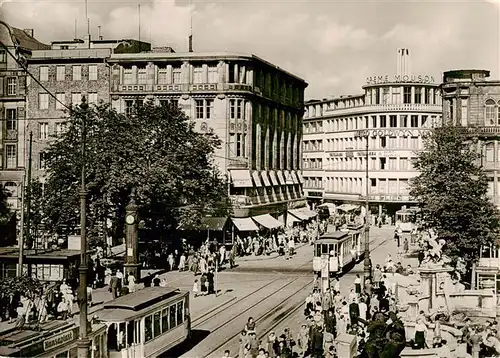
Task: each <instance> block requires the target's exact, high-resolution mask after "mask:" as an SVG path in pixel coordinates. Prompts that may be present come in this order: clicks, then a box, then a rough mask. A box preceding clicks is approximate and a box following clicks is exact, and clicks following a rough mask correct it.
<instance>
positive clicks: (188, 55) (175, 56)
mask: <svg viewBox="0 0 500 358" xmlns="http://www.w3.org/2000/svg"><path fill="white" fill-rule="evenodd" d="M224 59H225V60H247V61H258V62H261V63H262V64H264V65H266V66H268V67H271V68H273V69H275V70H277V71H281V72H283V73H285V74H287V75H289V76H290V77H293V78H294V79H296V80H297V81H299V82H302V83H303V84H304V85H305V87H307V83H306V81H305V80H304V79H302V78H300V77H298V76H296V75H294V74H292V73H290V72H288V71H286V70H284V69H282V68H281V67H279V66H276V65H274V64H272V63H271V62H268V61H266V60H264V59H262V58H260V57H258V56H256V55H253V54H248V53H238V52H175V53H170V52H147V53H144V52H141V53H120V54H116V53H114V54H113V55H111V57H110V58H109V61H108V62H110V63H119V62H122V61H123V62H127V61H131V62H134V61H136V62H143V61H154V60H174V61H175V60H178V61H183V60H195V61H196V60H200V61H206V60H214V61H216V60H224Z"/></svg>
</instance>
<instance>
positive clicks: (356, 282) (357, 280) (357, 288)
mask: <svg viewBox="0 0 500 358" xmlns="http://www.w3.org/2000/svg"><path fill="white" fill-rule="evenodd" d="M354 288H355V292H356V294H357V295H359V294H361V277H359V274H356V278H355V279H354Z"/></svg>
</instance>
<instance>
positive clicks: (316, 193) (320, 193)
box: [307, 191, 323, 198]
mask: <svg viewBox="0 0 500 358" xmlns="http://www.w3.org/2000/svg"><path fill="white" fill-rule="evenodd" d="M307 196H318V197H320V198H322V197H323V193H322V192H321V191H308V192H307Z"/></svg>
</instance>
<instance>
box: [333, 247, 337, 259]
mask: <svg viewBox="0 0 500 358" xmlns="http://www.w3.org/2000/svg"><path fill="white" fill-rule="evenodd" d="M333 252H335V256H337V244H333Z"/></svg>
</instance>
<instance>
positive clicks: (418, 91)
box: [303, 49, 442, 215]
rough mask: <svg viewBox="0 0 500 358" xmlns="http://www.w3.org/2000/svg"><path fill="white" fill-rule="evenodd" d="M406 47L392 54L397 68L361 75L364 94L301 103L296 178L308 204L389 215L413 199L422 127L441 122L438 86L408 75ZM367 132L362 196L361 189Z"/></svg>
mask: <svg viewBox="0 0 500 358" xmlns="http://www.w3.org/2000/svg"><path fill="white" fill-rule="evenodd" d="M408 56H409V55H408V50H406V49H401V50H399V51H398V72H397V73H396V74H395V75H393V76H391V75H384V76H373V77H369V78H367V83H366V85H364V86H363V87H362V88H363V90H364V93H363V94H359V95H349V96H339V97H333V98H327V99H323V100H311V101H308V102H306V105H305V114H304V129H303V131H304V139H303V176H304V191H305V195H306V198H307V200H308V201H311V202H314V203H321V202H331V203H335V204H354V205H361V204H364V202H365V198H366V195H368V200H369V203H370V212H371V213H372V214H379V215H380V214H382V213H386V214H389V215H393V214H394V213H395V212H396V211H397V210H399V209H401V207H402V206H404V205H412V204H414V203H415V202H414V201H413V200H412V198H410V196H409V190H410V189H409V180H410V179H411V178H412V177H414V176H416V175H417V174H418V173H417V172H416V171H415V169H414V168H413V166H412V162H413V161H414V159H415V158H416V156H417V152H418V151H419V150H422V149H423V144H424V143H423V137H424V136H425V134H426V132H428V131H429V130H430V129H431V128H433V127H434V126H436V125H439V124H440V122H441V112H442V106H441V95H440V90H439V85H438V84H435V83H434V82H435V81H434V78H433V77H432V76H429V75H413V74H409V65H408V64H409V58H408ZM366 130H368V170H369V183H368V188H369V189H368V190H369V191H368V193H367V190H366V141H367V137H366Z"/></svg>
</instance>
